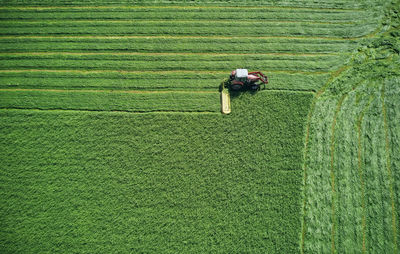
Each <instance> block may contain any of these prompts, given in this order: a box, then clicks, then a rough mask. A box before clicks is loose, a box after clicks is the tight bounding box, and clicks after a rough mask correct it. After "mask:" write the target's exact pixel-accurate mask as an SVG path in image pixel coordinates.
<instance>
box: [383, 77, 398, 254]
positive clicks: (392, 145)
mask: <svg viewBox="0 0 400 254" xmlns="http://www.w3.org/2000/svg"><path fill="white" fill-rule="evenodd" d="M399 83H400V78H399V77H397V78H390V79H387V80H385V83H384V85H385V90H384V105H385V109H386V115H387V117H386V118H387V119H386V120H387V130H388V139H389V147H388V150H389V151H388V153H389V154H388V155H389V158H390V165H389V166H390V170H391V175H392V184H393V195H394V208H395V209H394V211H396V212H395V221H394V226H395V231H396V233H397V236H396V241H397V250H399V249H400V229H399V226H400V210H399V207H400V170H399V169H400V153H399V152H398V147H399V144H400V126H399V125H398V124H397V122H398V119H400V110H399V109H400V107H399V104H400V92H399V90H398V85H399Z"/></svg>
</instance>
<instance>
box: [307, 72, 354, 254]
mask: <svg viewBox="0 0 400 254" xmlns="http://www.w3.org/2000/svg"><path fill="white" fill-rule="evenodd" d="M350 67H351V66H343V67H341V68H340V69H339V70H337V71H335V72H333V73H332V75H331V77H330V78H329V80H328V81H327V82H326V83H325V85H324V86H323V87H322V88H321V89H320V90H319V91H318V92H317V93H316V95H315V98H314V99H313V101H312V105H311V107H310V111H309V113H308V116H307V126H306V134H305V141H304V153H303V160H304V162H303V171H304V179H303V186H304V199H303V208H302V211H303V218H302V223H301V227H302V229H301V241H300V253H302V254H304V242H305V238H306V211H307V208H306V201H307V197H306V195H305V194H306V191H305V190H306V188H307V187H306V186H307V153H308V142H309V138H310V123H311V117H312V115H313V112H314V110H315V106H316V103H317V100H318V99H319V97H320V96H321V95H322V94H323V93H324V92H325V90H326V89H327V88H328V86H329V84H330V83H331V82H332V81H333V80H334V79H335V78H337V77H338V76H339V75H340V74H341V73H343V72H344V71H346V70H347V69H349V68H350Z"/></svg>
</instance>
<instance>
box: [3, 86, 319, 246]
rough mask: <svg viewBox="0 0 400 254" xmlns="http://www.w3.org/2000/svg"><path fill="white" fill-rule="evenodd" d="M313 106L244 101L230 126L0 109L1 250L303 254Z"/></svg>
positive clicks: (169, 117)
mask: <svg viewBox="0 0 400 254" xmlns="http://www.w3.org/2000/svg"><path fill="white" fill-rule="evenodd" d="M312 98H313V95H312V94H311V93H296V92H272V91H268V92H267V91H266V92H260V93H258V94H256V95H251V94H243V95H241V96H240V97H237V98H234V99H233V101H232V103H233V105H232V107H233V109H234V110H235V114H234V115H231V116H228V117H226V116H223V115H220V114H213V113H204V114H200V113H146V114H132V113H106V112H73V111H57V110H55V111H35V110H1V111H0V115H1V118H2V119H3V120H2V121H1V122H0V133H1V139H0V148H1V149H0V160H1V161H2V163H1V165H2V170H1V173H0V183H1V185H0V186H1V188H0V195H1V197H2V202H1V203H0V216H1V218H2V219H1V221H0V223H1V224H0V228H1V230H0V243H1V246H0V249H1V250H2V252H4V253H11V252H17V253H25V252H31V253H39V252H69V253H70V252H103V253H105V252H130V251H131V252H158V253H160V252H163V253H176V252H190V253H193V252H280V253H294V252H297V251H298V248H299V244H298V242H299V232H300V227H301V200H302V199H301V185H302V181H303V171H302V168H301V161H302V156H303V154H302V151H303V137H304V124H305V118H306V116H307V112H308V108H309V106H310V102H311V99H312Z"/></svg>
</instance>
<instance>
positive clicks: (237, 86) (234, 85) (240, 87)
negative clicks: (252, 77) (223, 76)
mask: <svg viewBox="0 0 400 254" xmlns="http://www.w3.org/2000/svg"><path fill="white" fill-rule="evenodd" d="M231 88H232V90H233V91H239V90H240V89H242V85H239V84H233V85H231Z"/></svg>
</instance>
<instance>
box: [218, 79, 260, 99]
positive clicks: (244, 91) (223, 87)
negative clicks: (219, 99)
mask: <svg viewBox="0 0 400 254" xmlns="http://www.w3.org/2000/svg"><path fill="white" fill-rule="evenodd" d="M223 90H227V91H228V92H229V96H230V98H231V99H232V100H233V99H237V98H240V97H241V96H243V95H252V96H253V95H256V94H257V93H258V92H260V91H262V90H264V89H259V90H250V89H242V90H239V91H236V90H232V89H231V88H230V87H229V86H228V84H227V82H226V81H224V82H221V84H220V86H219V92H222V91H223Z"/></svg>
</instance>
